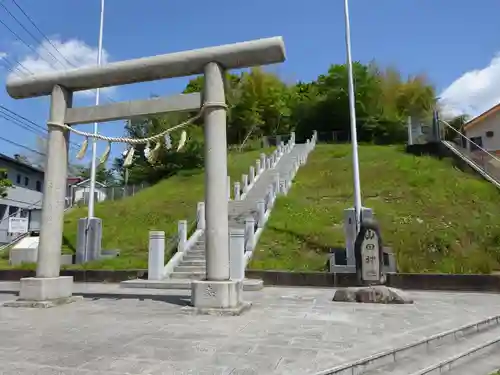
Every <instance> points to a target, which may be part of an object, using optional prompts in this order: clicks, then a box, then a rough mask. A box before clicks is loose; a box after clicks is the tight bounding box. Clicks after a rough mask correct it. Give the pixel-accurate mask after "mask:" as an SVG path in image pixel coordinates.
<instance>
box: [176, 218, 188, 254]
mask: <svg viewBox="0 0 500 375" xmlns="http://www.w3.org/2000/svg"><path fill="white" fill-rule="evenodd" d="M187 231H188V228H187V221H186V220H179V222H178V223H177V251H178V252H179V253H183V252H184V250H186V242H187Z"/></svg>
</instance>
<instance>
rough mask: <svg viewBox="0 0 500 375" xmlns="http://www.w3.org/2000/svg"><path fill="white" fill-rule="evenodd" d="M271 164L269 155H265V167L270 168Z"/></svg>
mask: <svg viewBox="0 0 500 375" xmlns="http://www.w3.org/2000/svg"><path fill="white" fill-rule="evenodd" d="M271 168H272V164H271V157H268V158H267V157H266V169H271Z"/></svg>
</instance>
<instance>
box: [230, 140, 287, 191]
mask: <svg viewBox="0 0 500 375" xmlns="http://www.w3.org/2000/svg"><path fill="white" fill-rule="evenodd" d="M294 146H295V132H292V133H291V135H290V139H289V141H288V142H287V143H284V142H281V143H280V144H279V145H278V146H276V149H275V150H274V151H273V152H272V153H271V154H270V155H266V154H265V153H262V154H260V157H259V159H257V160H256V161H255V166H254V165H251V166H250V168H249V171H248V174H246V173H244V174H242V175H241V181H235V182H234V185H233V188H232V189H231V178H230V177H229V176H228V177H227V186H228V188H227V199H228V200H231V198H232V199H233V200H235V201H238V200H244V199H245V198H246V196H247V195H248V193H249V192H250V190H252V188H253V187H254V186H255V184H256V183H257V181H258V180H259V178H260V177H261V176H262V174H263V173H264V172H265V171H266V170H269V169H274V168H276V166H277V165H278V163H279V161H280V160H281V158H282V157H283V155H284V154H285V153H289V152H290V151H292V149H293V147H294ZM231 190H232V191H233V194H232V196H231Z"/></svg>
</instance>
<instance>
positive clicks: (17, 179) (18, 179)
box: [16, 174, 21, 184]
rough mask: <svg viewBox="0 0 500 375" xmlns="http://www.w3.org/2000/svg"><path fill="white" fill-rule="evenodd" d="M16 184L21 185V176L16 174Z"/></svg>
mask: <svg viewBox="0 0 500 375" xmlns="http://www.w3.org/2000/svg"><path fill="white" fill-rule="evenodd" d="M16 183H17V184H20V183H21V175H20V174H18V175H17V176H16Z"/></svg>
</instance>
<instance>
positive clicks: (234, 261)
mask: <svg viewBox="0 0 500 375" xmlns="http://www.w3.org/2000/svg"><path fill="white" fill-rule="evenodd" d="M229 251H230V254H229V263H230V278H231V280H237V281H242V280H243V279H244V278H245V230H244V229H239V228H238V229H236V228H231V229H230V232H229Z"/></svg>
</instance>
